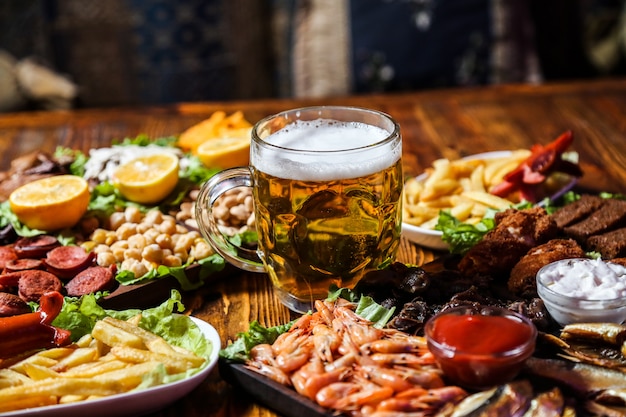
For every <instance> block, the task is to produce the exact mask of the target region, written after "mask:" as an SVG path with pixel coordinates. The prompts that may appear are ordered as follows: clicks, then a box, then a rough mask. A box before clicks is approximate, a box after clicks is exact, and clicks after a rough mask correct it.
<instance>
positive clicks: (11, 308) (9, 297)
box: [0, 292, 31, 317]
mask: <svg viewBox="0 0 626 417" xmlns="http://www.w3.org/2000/svg"><path fill="white" fill-rule="evenodd" d="M30 312H31V310H30V307H29V306H28V304H26V301H24V300H22V299H21V298H20V297H18V296H17V295H15V294H10V293H8V292H0V317H9V316H16V315H18V314H26V313H30Z"/></svg>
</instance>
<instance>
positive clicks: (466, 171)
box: [402, 149, 530, 229]
mask: <svg viewBox="0 0 626 417" xmlns="http://www.w3.org/2000/svg"><path fill="white" fill-rule="evenodd" d="M529 155H530V150H527V149H521V150H516V151H513V152H511V155H510V156H506V157H501V158H494V159H467V160H464V159H459V160H453V161H450V160H448V159H438V160H436V161H434V162H433V165H432V168H429V169H427V170H426V172H427V174H428V176H427V177H426V178H425V179H424V180H421V181H420V180H418V179H416V178H411V179H409V180H407V181H406V182H405V186H404V191H403V192H404V195H403V211H402V215H403V218H402V221H403V222H404V223H407V224H412V225H416V226H420V227H423V228H428V229H432V228H434V227H435V225H436V224H437V218H438V216H439V212H440V211H441V210H450V212H451V213H452V215H454V216H455V217H457V218H459V219H460V220H462V221H465V222H471V223H473V224H475V223H477V222H479V221H480V220H481V219H482V217H484V215H485V213H486V211H487V209H488V208H494V209H499V210H501V209H506V208H508V207H510V206H511V205H512V204H513V203H514V202H513V201H509V200H506V199H503V198H500V197H497V196H494V195H491V194H489V190H490V189H491V188H492V187H493V186H494V185H496V184H498V183H500V182H501V181H502V179H503V177H504V175H506V174H507V173H508V172H511V171H512V170H513V169H515V168H516V167H517V166H518V165H519V164H520V163H521V162H523V161H524V160H525V159H526V158H528V156H529Z"/></svg>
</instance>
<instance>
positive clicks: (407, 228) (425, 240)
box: [402, 151, 511, 250]
mask: <svg viewBox="0 0 626 417" xmlns="http://www.w3.org/2000/svg"><path fill="white" fill-rule="evenodd" d="M509 155H511V151H494V152H484V153H478V154H475V155H470V156H466V157H465V158H462V159H463V160H466V161H469V160H472V159H496V158H503V157H506V156H509ZM427 177H428V174H427V173H423V174H421V175H418V176H417V177H415V178H416V179H417V180H418V181H424V180H425V179H426V178H427ZM442 235H443V233H442V232H440V231H439V230H432V229H426V228H424V227H419V226H415V225H412V224H408V223H402V236H404V237H405V238H407V239H409V240H410V241H411V242H414V243H417V244H418V245H420V246H424V247H427V248H430V249H434V250H447V249H448V244H447V243H446V242H444V241H443V240H441V236H442Z"/></svg>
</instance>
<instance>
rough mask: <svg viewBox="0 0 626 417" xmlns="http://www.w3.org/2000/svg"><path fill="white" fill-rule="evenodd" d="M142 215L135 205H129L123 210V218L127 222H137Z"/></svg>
mask: <svg viewBox="0 0 626 417" xmlns="http://www.w3.org/2000/svg"><path fill="white" fill-rule="evenodd" d="M142 217H143V215H142V214H141V211H140V210H139V209H138V208H137V207H133V206H130V207H126V210H124V218H125V219H126V221H127V222H128V223H139V222H140V221H141V218H142Z"/></svg>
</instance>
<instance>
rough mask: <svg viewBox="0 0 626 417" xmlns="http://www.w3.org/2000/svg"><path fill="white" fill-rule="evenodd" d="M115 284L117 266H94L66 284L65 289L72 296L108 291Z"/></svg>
mask: <svg viewBox="0 0 626 417" xmlns="http://www.w3.org/2000/svg"><path fill="white" fill-rule="evenodd" d="M114 284H115V267H110V268H105V267H104V266H92V267H89V268H87V269H85V270H84V271H82V272H81V273H79V274H78V275H76V276H75V277H74V278H72V279H71V280H70V281H69V282H68V283H67V284H65V291H67V295H69V296H71V297H80V296H81V295H86V294H91V293H95V292H98V291H106V290H109V289H111V288H112V287H113V285H114Z"/></svg>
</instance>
